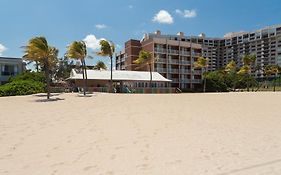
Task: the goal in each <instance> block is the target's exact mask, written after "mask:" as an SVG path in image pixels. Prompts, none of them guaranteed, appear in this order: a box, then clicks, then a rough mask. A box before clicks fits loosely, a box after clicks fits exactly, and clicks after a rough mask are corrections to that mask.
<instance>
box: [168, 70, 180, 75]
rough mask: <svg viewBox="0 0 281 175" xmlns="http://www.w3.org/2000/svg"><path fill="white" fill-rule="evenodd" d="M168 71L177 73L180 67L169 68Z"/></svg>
mask: <svg viewBox="0 0 281 175" xmlns="http://www.w3.org/2000/svg"><path fill="white" fill-rule="evenodd" d="M168 72H169V73H176V74H178V73H179V69H168Z"/></svg>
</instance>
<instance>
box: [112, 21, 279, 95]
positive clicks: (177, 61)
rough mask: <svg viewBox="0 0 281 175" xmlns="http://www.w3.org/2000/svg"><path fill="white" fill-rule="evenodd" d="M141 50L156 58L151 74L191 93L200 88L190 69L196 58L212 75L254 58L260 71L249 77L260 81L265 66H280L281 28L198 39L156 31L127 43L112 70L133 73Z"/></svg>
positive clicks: (192, 69)
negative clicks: (246, 57)
mask: <svg viewBox="0 0 281 175" xmlns="http://www.w3.org/2000/svg"><path fill="white" fill-rule="evenodd" d="M141 49H144V50H146V51H149V52H151V53H152V55H153V57H154V58H159V59H158V61H157V62H154V64H153V70H154V71H157V72H159V73H160V74H162V75H163V76H164V77H166V78H168V79H171V80H172V81H173V82H172V86H173V87H179V88H182V89H186V88H188V89H189V88H191V89H192V88H196V87H198V85H200V83H201V81H200V79H201V71H200V70H195V69H194V67H193V63H194V62H195V61H196V59H197V58H198V56H202V57H205V58H208V59H209V66H208V71H214V70H218V69H221V68H223V67H224V66H226V65H227V63H228V62H230V61H231V60H234V61H235V62H236V63H237V65H238V66H239V67H241V66H243V62H242V58H243V56H244V55H246V54H254V55H256V57H257V59H256V62H255V65H256V66H259V67H261V68H262V69H261V70H252V74H253V75H255V76H256V77H257V78H262V77H264V76H265V75H264V71H263V69H264V68H265V66H267V65H272V64H277V65H279V66H281V25H275V26H271V27H266V28H263V29H260V30H257V31H253V32H232V33H228V34H226V35H225V36H224V37H221V38H212V37H206V35H205V34H204V33H202V34H200V35H199V36H185V35H184V33H182V32H179V33H178V34H177V35H163V34H161V32H160V31H156V32H155V33H149V34H145V36H144V38H143V39H142V40H129V41H127V42H126V43H125V49H124V51H123V52H121V53H119V54H117V56H116V69H119V70H135V68H136V67H134V66H133V64H132V63H133V61H134V60H135V59H136V58H137V57H138V54H139V51H140V50H141Z"/></svg>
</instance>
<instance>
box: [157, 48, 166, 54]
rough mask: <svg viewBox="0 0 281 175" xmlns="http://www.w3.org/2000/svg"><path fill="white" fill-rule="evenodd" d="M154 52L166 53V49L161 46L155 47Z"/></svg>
mask: <svg viewBox="0 0 281 175" xmlns="http://www.w3.org/2000/svg"><path fill="white" fill-rule="evenodd" d="M155 52H159V53H166V52H167V50H166V49H163V48H155Z"/></svg>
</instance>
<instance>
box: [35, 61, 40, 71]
mask: <svg viewBox="0 0 281 175" xmlns="http://www.w3.org/2000/svg"><path fill="white" fill-rule="evenodd" d="M35 66H36V72H39V65H38V61H35Z"/></svg>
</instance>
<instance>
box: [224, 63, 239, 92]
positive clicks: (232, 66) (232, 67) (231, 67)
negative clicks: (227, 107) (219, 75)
mask: <svg viewBox="0 0 281 175" xmlns="http://www.w3.org/2000/svg"><path fill="white" fill-rule="evenodd" d="M224 72H225V73H226V79H227V80H228V84H229V85H230V86H231V87H232V89H233V91H234V90H235V88H236V84H237V75H236V74H237V65H236V63H235V61H234V60H231V61H230V62H229V63H228V64H227V65H226V66H225V68H224Z"/></svg>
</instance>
